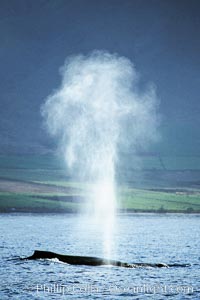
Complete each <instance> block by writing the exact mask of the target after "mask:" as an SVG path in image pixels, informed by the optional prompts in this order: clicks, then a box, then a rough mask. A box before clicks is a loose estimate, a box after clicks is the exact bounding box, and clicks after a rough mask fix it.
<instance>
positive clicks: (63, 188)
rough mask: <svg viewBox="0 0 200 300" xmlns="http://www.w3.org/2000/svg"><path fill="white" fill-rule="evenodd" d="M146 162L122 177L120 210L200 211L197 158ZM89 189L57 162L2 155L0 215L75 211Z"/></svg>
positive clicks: (144, 160) (52, 157) (199, 169)
mask: <svg viewBox="0 0 200 300" xmlns="http://www.w3.org/2000/svg"><path fill="white" fill-rule="evenodd" d="M142 160H143V163H144V165H143V168H141V170H138V169H137V168H136V169H134V168H133V166H132V167H130V168H129V169H128V170H126V168H124V169H123V170H122V171H121V173H120V176H121V174H122V176H121V177H120V176H118V183H119V184H118V190H117V195H118V203H119V210H120V211H125V212H159V213H165V212H185V213H193V212H194V213H199V212H200V180H199V178H200V177H199V175H200V159H199V157H189V158H186V157H179V158H178V159H175V158H172V157H171V158H170V157H164V158H160V157H153V156H150V157H145V158H144V157H143V158H142ZM125 175H126V176H125ZM86 190H87V185H85V184H83V183H80V182H71V181H70V178H69V174H67V171H66V167H65V166H64V165H63V163H62V162H61V161H59V159H58V158H57V157H54V156H50V155H43V156H36V155H35V156H30V155H27V156H6V155H1V156H0V212H77V211H78V210H79V209H80V207H81V206H83V205H84V202H85V200H86V198H87V196H86Z"/></svg>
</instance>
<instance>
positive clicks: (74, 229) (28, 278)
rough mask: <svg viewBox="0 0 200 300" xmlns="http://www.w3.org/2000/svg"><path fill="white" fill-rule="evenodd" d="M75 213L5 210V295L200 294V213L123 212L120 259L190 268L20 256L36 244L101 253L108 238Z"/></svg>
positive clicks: (1, 233) (0, 263)
mask: <svg viewBox="0 0 200 300" xmlns="http://www.w3.org/2000/svg"><path fill="white" fill-rule="evenodd" d="M87 222H88V221H87V219H85V218H80V217H78V216H77V215H70V214H1V215H0V253H1V257H0V275H1V278H0V286H1V291H0V299H1V300H4V299H20V300H21V299H22V300H23V299H200V254H199V253H200V216H199V215H184V214H130V215H120V216H118V226H117V230H116V233H115V236H114V239H115V244H116V247H115V251H114V252H113V257H112V258H113V259H119V260H121V261H126V262H129V263H133V262H147V263H158V262H162V263H167V264H168V263H178V264H185V263H186V264H189V266H186V267H171V268H136V269H128V268H122V267H111V266H98V267H92V266H91V267H90V266H74V265H68V264H64V263H61V262H59V261H58V260H56V259H54V260H38V261H27V260H23V261H20V260H19V257H26V256H30V255H32V253H33V251H34V250H35V249H37V250H48V251H54V252H58V253H61V254H69V255H89V256H100V257H102V255H103V254H102V246H101V235H100V233H99V232H97V231H96V230H94V228H92V226H88V224H87Z"/></svg>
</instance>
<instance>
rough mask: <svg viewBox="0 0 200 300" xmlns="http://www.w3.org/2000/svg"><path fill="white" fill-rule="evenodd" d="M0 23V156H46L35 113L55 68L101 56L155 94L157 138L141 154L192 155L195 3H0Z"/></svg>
mask: <svg viewBox="0 0 200 300" xmlns="http://www.w3.org/2000/svg"><path fill="white" fill-rule="evenodd" d="M0 22H1V24H0V41H1V44H0V62H1V67H0V152H1V153H8V152H9V153H10V152H15V153H44V152H45V151H48V150H50V149H52V147H53V145H54V142H53V141H52V139H51V137H50V136H48V134H47V132H46V131H45V129H44V125H43V120H42V117H41V114H40V107H41V104H42V103H43V102H44V100H45V98H46V97H47V96H48V95H49V94H51V93H52V91H53V90H55V89H56V88H57V87H58V86H59V85H60V82H61V76H60V74H59V68H60V67H61V66H62V65H63V63H64V61H65V59H66V57H67V56H69V55H75V54H80V53H83V54H87V53H88V52H90V51H92V50H95V49H103V50H107V51H109V52H111V53H118V54H119V55H120V56H126V57H127V58H129V59H130V60H132V61H133V63H134V65H135V68H136V70H137V71H138V73H139V75H140V86H141V89H142V88H143V86H145V84H147V83H153V84H154V86H155V87H156V91H157V97H158V99H159V102H160V105H159V113H160V119H161V123H160V128H159V130H160V134H161V139H160V141H159V142H158V143H157V144H156V145H153V146H152V147H151V149H149V151H150V152H152V153H158V154H161V155H199V154H200V133H199V132H200V118H199V114H200V96H199V87H200V72H199V71H200V1H199V0H187V1H186V0H101V1H100V0H49V1H47V0H36V1H31V0H1V1H0Z"/></svg>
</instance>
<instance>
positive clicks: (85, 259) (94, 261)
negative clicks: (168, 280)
mask: <svg viewBox="0 0 200 300" xmlns="http://www.w3.org/2000/svg"><path fill="white" fill-rule="evenodd" d="M54 258H57V259H58V260H59V261H61V262H64V263H67V264H70V265H87V266H102V265H111V266H116V267H124V268H138V267H157V268H163V267H165V268H167V267H168V265H167V264H164V263H132V264H129V263H126V262H121V261H118V260H112V259H111V260H110V259H104V258H99V257H92V256H73V255H63V254H58V253H55V252H50V251H40V250H35V251H34V253H33V255H31V256H28V257H25V258H21V259H22V260H24V259H28V260H35V259H54Z"/></svg>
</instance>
